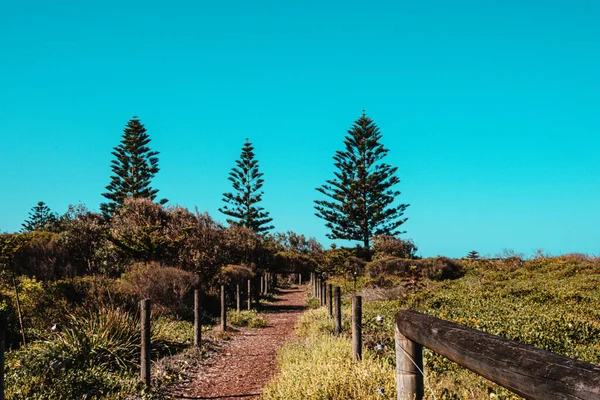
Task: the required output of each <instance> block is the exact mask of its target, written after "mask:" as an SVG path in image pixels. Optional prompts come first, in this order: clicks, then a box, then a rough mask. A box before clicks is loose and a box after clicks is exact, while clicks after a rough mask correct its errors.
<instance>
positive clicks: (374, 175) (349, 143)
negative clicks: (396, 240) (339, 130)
mask: <svg viewBox="0 0 600 400" xmlns="http://www.w3.org/2000/svg"><path fill="white" fill-rule="evenodd" d="M380 140H381V133H380V132H379V128H378V127H377V125H376V124H375V123H374V122H373V120H371V119H370V118H369V117H367V116H366V115H365V113H364V111H363V115H362V116H361V117H360V118H358V119H357V120H356V121H355V122H354V124H353V125H352V127H351V128H350V129H349V130H348V135H347V136H346V138H345V139H344V145H345V149H344V150H343V151H340V150H338V151H337V152H336V154H335V156H334V157H333V159H334V160H335V163H334V165H335V167H336V168H337V171H336V172H335V173H334V175H335V179H332V180H328V181H326V182H327V184H325V185H323V186H321V187H320V188H317V190H318V191H319V192H321V193H322V194H324V195H325V196H327V197H329V198H330V200H315V203H316V205H315V209H316V210H317V213H316V215H317V216H318V217H319V218H323V219H324V220H325V221H327V223H326V224H325V226H326V227H327V228H329V230H330V233H328V234H327V237H329V238H330V239H346V240H358V241H362V242H363V245H364V247H365V249H369V247H370V238H371V237H372V236H374V235H392V236H393V235H397V234H400V233H403V232H400V231H398V228H399V227H400V225H402V224H403V223H404V222H406V220H407V218H401V217H402V215H403V213H404V210H405V209H406V207H408V204H398V205H396V206H392V204H393V202H394V199H395V198H396V196H398V195H399V194H400V192H399V191H395V190H393V189H392V187H393V186H394V185H396V184H397V183H399V182H400V179H398V177H396V176H395V173H396V170H397V169H398V168H397V167H391V166H390V165H388V164H385V163H384V162H382V161H381V160H382V159H383V158H384V157H385V155H386V154H387V153H388V150H387V149H386V148H384V147H383V145H382V144H381V143H380Z"/></svg>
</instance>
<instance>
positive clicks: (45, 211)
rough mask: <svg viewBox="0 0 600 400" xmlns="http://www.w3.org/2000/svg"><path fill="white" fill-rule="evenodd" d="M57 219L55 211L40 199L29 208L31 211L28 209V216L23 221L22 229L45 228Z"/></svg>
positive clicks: (25, 230) (27, 230)
mask: <svg viewBox="0 0 600 400" xmlns="http://www.w3.org/2000/svg"><path fill="white" fill-rule="evenodd" d="M57 219H58V216H57V215H56V213H53V212H52V211H51V210H50V207H48V206H47V205H46V203H44V202H43V201H40V202H38V203H37V205H36V206H34V207H33V208H32V209H31V211H29V218H28V219H27V220H25V222H23V224H22V226H23V229H22V231H23V232H33V231H38V230H47V229H48V228H50V225H51V224H53V223H54V222H56V220H57Z"/></svg>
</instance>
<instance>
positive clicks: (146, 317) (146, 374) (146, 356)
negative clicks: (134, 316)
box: [140, 299, 151, 386]
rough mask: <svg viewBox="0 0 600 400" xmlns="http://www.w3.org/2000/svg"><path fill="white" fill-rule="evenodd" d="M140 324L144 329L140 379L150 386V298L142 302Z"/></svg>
mask: <svg viewBox="0 0 600 400" xmlns="http://www.w3.org/2000/svg"><path fill="white" fill-rule="evenodd" d="M140 310H141V315H140V325H141V329H142V354H141V360H140V380H141V381H142V382H144V383H145V384H146V386H150V365H151V364H150V299H144V300H142V301H141V302H140Z"/></svg>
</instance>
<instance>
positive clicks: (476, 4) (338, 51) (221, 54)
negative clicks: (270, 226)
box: [0, 0, 600, 256]
mask: <svg viewBox="0 0 600 400" xmlns="http://www.w3.org/2000/svg"><path fill="white" fill-rule="evenodd" d="M599 20H600V3H599V2H596V1H577V0H574V1H568V2H567V1H526V0H521V1H485V0H477V1H427V0H424V1H410V2H408V1H354V0H344V1H318V2H317V1H312V0H308V1H307V0H303V1H260V0H258V1H251V2H250V1H220V2H206V1H189V2H182V1H169V2H164V1H161V2H156V1H148V0H147V1H143V2H132V1H118V2H117V1H102V2H96V1H80V0H79V1H60V0H57V1H52V2H50V1H11V2H9V1H4V2H2V4H1V6H0V139H1V141H0V184H1V185H0V187H1V188H2V196H0V231H15V230H18V229H20V224H21V223H22V222H23V220H24V219H25V218H26V217H27V213H28V211H29V210H30V209H31V207H32V206H34V205H35V204H36V203H37V202H38V201H40V200H43V201H45V202H46V203H47V204H48V205H49V206H50V207H51V208H52V209H53V210H54V211H57V212H60V213H62V212H64V211H66V209H67V206H68V205H69V204H76V203H79V202H82V203H84V204H86V205H87V206H88V207H89V208H90V209H92V210H98V205H99V204H100V202H102V201H103V197H102V196H101V193H102V192H103V191H104V187H105V186H106V185H107V184H108V183H109V176H110V160H111V158H112V156H111V154H110V153H111V150H112V148H113V147H114V146H116V145H117V144H118V142H119V140H120V138H121V134H122V130H123V127H124V126H125V124H126V123H127V121H128V120H129V119H130V118H131V116H133V115H138V116H139V117H140V119H141V120H142V122H143V123H144V124H145V126H146V128H147V129H148V133H149V134H150V136H151V138H152V143H151V146H152V148H153V149H154V150H157V151H160V153H161V154H160V156H159V158H160V168H161V172H160V173H159V174H158V175H157V176H156V178H155V180H154V182H153V183H154V185H153V186H154V187H156V188H158V189H160V193H159V196H161V197H167V198H168V199H169V200H170V204H179V205H182V206H186V207H190V208H193V207H194V206H198V208H199V209H200V211H204V210H207V211H208V212H210V214H211V215H212V216H213V217H214V218H216V219H218V220H222V221H224V218H223V216H222V215H221V214H220V213H219V212H218V208H219V207H221V206H222V204H223V203H222V202H221V194H222V193H223V192H225V191H229V190H230V185H229V181H228V180H227V174H228V172H229V170H230V169H231V167H233V166H234V162H235V160H236V159H237V158H238V156H239V154H240V150H241V147H242V145H243V143H244V139H245V138H246V137H248V138H249V139H250V140H251V141H252V142H253V144H254V146H255V149H256V154H257V158H258V159H259V161H260V164H259V165H260V168H261V170H262V172H264V174H265V175H264V178H265V185H264V191H265V195H264V201H263V206H264V207H265V208H266V209H267V210H268V211H270V213H271V216H272V217H273V219H274V220H273V223H274V225H275V226H276V228H277V230H280V231H285V230H294V231H296V232H299V233H304V234H306V235H309V236H315V237H316V238H317V239H319V240H321V241H322V242H323V243H325V244H328V243H329V241H328V240H326V239H325V234H326V230H325V227H324V223H323V221H322V220H320V219H318V218H317V217H315V216H314V209H313V200H314V199H316V198H317V197H318V193H317V192H316V190H315V188H316V187H318V186H320V185H321V184H323V183H324V181H325V180H326V179H330V178H332V177H333V171H334V169H333V160H332V156H333V155H334V153H335V151H336V150H337V149H341V148H342V140H343V138H344V136H345V134H346V130H347V129H348V128H349V127H350V126H351V124H352V122H353V121H354V120H355V119H356V118H358V117H359V116H360V115H361V111H362V109H363V108H365V109H366V111H367V114H368V115H369V116H370V117H371V118H373V119H374V120H375V122H376V123H377V124H378V125H379V127H380V129H381V132H382V134H383V143H384V145H385V146H386V147H387V148H389V149H390V153H389V155H388V157H387V159H386V161H387V162H388V163H390V164H392V165H396V166H398V176H399V178H400V179H401V183H400V185H399V186H398V189H399V190H400V191H401V192H402V194H401V196H399V198H398V201H400V202H403V203H410V204H411V205H410V207H409V208H408V209H407V211H406V214H405V216H407V217H408V218H409V220H408V222H407V223H406V224H405V225H404V227H405V230H406V231H407V234H406V235H405V237H410V238H412V239H413V240H414V241H415V242H416V243H417V245H418V246H419V248H420V252H421V254H422V255H424V256H435V255H438V254H443V255H449V256H463V255H466V254H467V252H468V251H470V250H472V249H475V250H478V251H479V252H480V253H481V254H483V255H496V254H498V253H499V252H501V251H502V250H503V249H513V250H514V251H516V252H523V253H525V254H526V255H529V254H531V253H533V252H534V251H535V250H536V249H538V248H543V249H544V250H545V251H547V252H549V253H552V254H558V253H566V252H585V253H591V254H595V255H599V254H600V241H599V240H598V237H599V236H600V235H599V228H598V227H599V226H600V158H599V157H598V153H599V151H598V150H599V147H600V78H599V72H600V24H599V23H598V21H599Z"/></svg>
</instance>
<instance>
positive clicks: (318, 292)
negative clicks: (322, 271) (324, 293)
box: [315, 276, 321, 301]
mask: <svg viewBox="0 0 600 400" xmlns="http://www.w3.org/2000/svg"><path fill="white" fill-rule="evenodd" d="M320 287H321V280H320V279H319V277H318V276H315V297H316V298H317V299H319V301H321V290H320V289H319V288H320Z"/></svg>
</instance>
